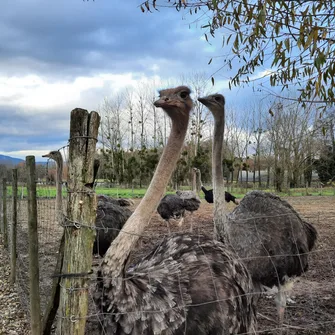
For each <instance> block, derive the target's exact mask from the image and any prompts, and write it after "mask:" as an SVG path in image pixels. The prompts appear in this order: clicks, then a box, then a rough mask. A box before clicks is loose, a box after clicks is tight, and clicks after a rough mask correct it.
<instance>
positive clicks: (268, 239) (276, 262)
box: [199, 94, 317, 324]
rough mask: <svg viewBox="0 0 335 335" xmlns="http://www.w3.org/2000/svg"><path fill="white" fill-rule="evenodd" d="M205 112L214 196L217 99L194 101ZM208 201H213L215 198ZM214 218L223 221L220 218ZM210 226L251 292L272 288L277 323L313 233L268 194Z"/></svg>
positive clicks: (251, 196)
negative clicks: (241, 266)
mask: <svg viewBox="0 0 335 335" xmlns="http://www.w3.org/2000/svg"><path fill="white" fill-rule="evenodd" d="M199 101H200V102H202V103H203V104H204V105H205V106H207V107H208V108H209V110H210V111H211V112H212V114H213V116H214V119H215V129H214V140H213V171H215V174H213V175H214V176H215V178H214V180H213V184H214V195H215V197H216V194H217V191H218V190H220V189H221V188H222V187H223V181H222V177H221V176H222V165H221V162H222V142H223V132H224V117H225V111H224V105H225V100H224V97H223V96H222V95H221V94H214V95H210V96H208V97H205V98H201V99H199ZM215 197H214V198H215ZM220 215H222V216H225V214H224V213H220ZM223 221H224V224H222V222H221V221H220V220H216V221H215V228H216V231H217V232H218V234H219V237H220V238H221V239H223V240H225V241H229V244H230V245H231V247H232V248H233V250H234V251H235V252H236V253H237V255H238V256H239V257H240V258H241V259H243V261H244V263H245V264H246V266H247V268H248V270H249V272H250V274H251V275H252V278H253V281H254V285H255V287H258V288H259V289H260V288H262V286H268V287H272V286H277V287H278V294H277V297H276V305H277V309H278V316H279V322H280V324H282V322H283V317H284V311H285V306H286V297H287V296H286V292H285V291H286V290H288V289H289V288H290V287H291V286H292V283H291V282H290V279H291V278H294V277H296V276H300V275H301V274H302V273H303V272H305V271H306V270H307V268H308V254H307V253H308V252H309V251H310V250H312V248H313V246H314V244H315V241H316V238H317V232H316V230H315V228H314V227H313V226H312V225H311V224H309V223H307V222H306V221H304V220H302V219H301V218H300V216H299V214H298V213H297V212H296V211H295V210H294V209H293V207H292V206H291V205H289V204H288V203H287V202H286V201H284V200H282V199H280V198H279V197H278V196H275V195H273V194H269V193H265V192H261V191H252V192H250V193H248V194H247V195H246V196H245V197H244V198H243V199H242V200H241V202H240V204H239V206H237V207H236V208H235V209H234V210H233V212H232V213H231V214H229V215H228V217H226V218H224V219H223Z"/></svg>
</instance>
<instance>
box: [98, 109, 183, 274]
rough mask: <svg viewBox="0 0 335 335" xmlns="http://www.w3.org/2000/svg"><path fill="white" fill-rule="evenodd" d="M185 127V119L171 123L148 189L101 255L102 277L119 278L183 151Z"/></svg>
mask: <svg viewBox="0 0 335 335" xmlns="http://www.w3.org/2000/svg"><path fill="white" fill-rule="evenodd" d="M176 113H177V112H176ZM187 126H188V117H187V119H184V120H182V122H181V121H178V120H177V121H175V120H173V121H172V129H171V134H170V137H169V140H168V142H167V145H166V147H165V149H164V152H163V154H162V156H161V158H160V161H159V163H158V166H157V168H156V171H155V174H154V176H153V179H152V180H151V183H150V185H149V188H148V190H147V192H146V194H145V196H144V198H143V199H142V201H141V202H140V204H139V205H138V207H137V208H136V210H135V211H134V213H133V214H132V216H131V217H130V218H129V219H128V221H127V222H126V224H125V225H124V227H123V228H122V230H121V232H120V234H119V235H118V236H117V238H116V239H115V240H114V241H113V243H112V244H111V247H110V248H109V249H108V251H107V253H106V255H105V258H104V261H103V264H102V266H103V272H105V274H106V273H113V276H114V275H121V273H122V270H123V268H124V265H125V262H126V261H127V258H128V256H129V254H130V252H131V250H132V249H133V247H134V246H135V244H136V242H137V241H138V239H139V237H140V236H141V234H143V232H144V231H145V228H146V227H147V226H148V224H149V221H150V219H151V216H152V214H153V212H154V211H155V210H156V208H157V205H158V204H159V202H160V200H161V198H162V196H163V194H164V193H165V189H166V186H167V184H168V182H169V180H170V177H171V174H172V172H173V170H174V168H175V166H176V163H177V160H178V158H179V155H180V151H181V149H182V147H183V143H184V139H185V135H186V131H187Z"/></svg>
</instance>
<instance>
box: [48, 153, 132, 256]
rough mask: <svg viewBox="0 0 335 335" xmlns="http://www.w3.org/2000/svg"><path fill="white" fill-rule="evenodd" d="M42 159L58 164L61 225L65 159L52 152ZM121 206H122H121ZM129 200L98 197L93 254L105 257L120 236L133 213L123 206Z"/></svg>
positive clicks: (58, 206)
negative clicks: (45, 158) (112, 243)
mask: <svg viewBox="0 0 335 335" xmlns="http://www.w3.org/2000/svg"><path fill="white" fill-rule="evenodd" d="M42 157H47V158H49V159H52V160H54V161H55V163H56V216H57V221H58V222H59V223H61V222H62V220H63V204H62V175H63V157H62V154H61V153H60V152H59V151H50V152H49V153H48V154H46V155H43V156H42ZM98 168H99V164H98V162H97V160H96V161H95V164H94V175H95V176H96V174H97V170H98ZM119 204H120V205H119ZM128 204H131V202H130V201H129V200H128V199H112V198H109V197H106V196H103V195H98V206H97V216H96V221H95V226H96V228H97V234H96V237H95V240H94V244H93V254H94V255H97V254H99V255H100V256H101V257H103V256H104V254H105V253H106V251H107V249H108V248H109V246H110V244H111V242H112V241H113V240H114V239H115V237H116V236H117V235H118V233H119V231H120V230H121V228H122V227H123V225H124V224H125V223H126V221H127V220H128V218H129V217H130V216H131V214H132V212H131V210H129V209H128V208H124V207H121V205H124V206H126V205H128Z"/></svg>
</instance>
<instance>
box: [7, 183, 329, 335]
mask: <svg viewBox="0 0 335 335" xmlns="http://www.w3.org/2000/svg"><path fill="white" fill-rule="evenodd" d="M40 189H42V188H40ZM7 191H8V190H7ZM48 191H50V189H49V190H48ZM8 193H9V194H8ZM10 193H11V192H10V190H9V192H7V199H6V200H7V201H6V206H7V208H6V212H7V217H8V230H11V229H13V227H14V225H15V224H13V220H12V219H11V217H12V218H13V212H14V211H15V205H14V201H13V199H12V198H10ZM37 193H39V189H37ZM49 193H51V192H49ZM2 205H3V203H2ZM37 207H38V233H39V238H38V239H39V264H40V268H41V274H42V275H41V278H40V285H41V296H42V297H43V299H42V300H41V306H42V314H43V315H44V313H45V311H46V305H47V302H48V301H47V299H46V297H48V296H50V288H51V283H52V278H51V277H52V275H53V274H54V273H59V271H58V270H57V271H56V270H55V267H56V262H57V256H58V250H59V245H60V239H61V236H62V232H63V228H62V227H61V226H60V225H58V224H57V222H56V220H55V201H54V198H51V197H50V195H49V196H39V197H37ZM320 215H321V216H322V215H325V213H322V210H321V212H319V213H315V214H314V216H313V218H314V221H315V222H316V223H318V221H320V220H323V219H320ZM65 217H66V215H65ZM267 217H268V218H271V217H273V216H267ZM327 218H328V220H332V221H331V222H334V219H335V211H334V212H329V213H328V216H327ZM17 221H18V225H17V226H18V247H17V249H18V259H17V269H18V273H17V282H18V285H19V287H20V289H21V290H22V291H23V292H25V293H24V295H23V299H24V300H25V301H26V302H25V303H24V305H25V306H26V308H28V306H29V301H28V297H29V290H28V289H27V287H28V285H27V283H28V275H27V274H28V268H27V264H28V256H27V255H28V252H27V242H28V224H27V223H28V222H27V200H26V199H23V200H22V199H18V200H17ZM85 226H86V225H85V224H84V223H81V227H82V228H85ZM86 228H87V229H92V227H90V228H89V227H86ZM94 229H101V228H99V227H94ZM334 229H335V226H334ZM123 233H127V232H126V231H123ZM166 233H167V232H166ZM141 237H142V241H147V242H150V241H151V240H152V235H151V234H150V232H146V233H145V234H144V235H142V236H141ZM160 237H161V235H160V236H158V235H157V236H156V240H158V239H159V238H160ZM13 241H14V239H13V237H12V234H9V245H10V246H12V244H13ZM80 243H81V242H80ZM10 250H12V249H10ZM24 250H25V251H24ZM10 253H11V254H12V251H11V252H10ZM90 253H91V251H89V250H85V251H84V257H87V256H88V255H89V254H90ZM331 253H332V254H334V248H331V247H324V248H321V249H315V250H313V251H311V252H310V257H311V258H312V259H313V258H315V256H316V255H320V256H318V257H320V258H321V257H322V255H325V256H328V255H330V254H331ZM282 256H284V255H282ZM329 262H331V260H329ZM332 267H333V268H334V265H332ZM85 278H87V275H86V276H85ZM330 278H332V281H333V286H332V287H333V289H334V286H335V277H334V276H333V277H330ZM96 279H97V276H96V274H95V272H94V273H93V274H92V275H90V283H91V284H90V285H89V286H90V287H91V289H90V295H92V294H93V291H92V290H93V286H95V283H96ZM329 285H330V287H329V289H331V282H330V283H329ZM73 289H74V288H73V287H72V290H73ZM76 289H79V290H80V289H81V287H78V286H77V287H76ZM67 291H71V290H67ZM71 294H72V293H71ZM93 305H94V303H93V300H91V301H90V310H89V313H88V314H87V316H85V317H84V318H86V319H87V320H89V321H90V324H89V326H91V320H93V319H97V321H96V322H97V323H99V319H100V321H101V318H102V317H103V316H102V315H101V314H99V311H97V310H96V307H95V306H93ZM28 310H29V309H28ZM63 317H65V316H64V315H62V314H59V315H58V316H57V319H59V318H63ZM74 318H75V319H76V318H78V319H79V318H80V316H79V315H74V316H72V320H74ZM92 322H93V321H92ZM324 322H326V321H324ZM93 323H94V322H93ZM329 323H331V321H329ZM320 324H321V322H320ZM317 325H318V322H316V321H313V322H311V327H317ZM293 326H294V325H293ZM261 332H262V331H261V330H259V333H261Z"/></svg>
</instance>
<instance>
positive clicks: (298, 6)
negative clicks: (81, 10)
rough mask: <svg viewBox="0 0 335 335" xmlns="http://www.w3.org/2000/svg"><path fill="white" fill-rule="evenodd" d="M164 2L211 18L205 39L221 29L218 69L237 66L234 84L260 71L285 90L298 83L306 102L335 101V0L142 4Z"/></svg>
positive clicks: (155, 6)
mask: <svg viewBox="0 0 335 335" xmlns="http://www.w3.org/2000/svg"><path fill="white" fill-rule="evenodd" d="M166 7H174V8H176V9H177V10H178V11H179V10H184V11H188V12H189V13H190V14H191V15H196V16H197V15H198V18H197V19H198V20H203V17H207V18H209V20H208V22H204V23H203V25H202V28H203V29H205V30H206V31H205V34H206V36H205V37H206V40H207V41H208V35H211V36H212V37H213V38H214V37H217V35H218V34H220V35H221V36H222V38H223V46H225V47H226V48H228V50H229V52H227V55H225V57H224V59H225V61H224V62H223V64H220V68H223V67H228V69H232V70H234V71H235V72H234V76H233V77H231V78H230V85H233V86H239V85H243V84H245V83H248V82H250V81H252V80H255V79H253V78H252V76H251V75H252V74H258V71H262V74H263V75H262V78H258V79H256V80H261V79H263V80H264V79H267V80H268V82H269V83H270V84H271V86H280V87H282V88H283V89H285V88H290V86H291V85H294V86H295V89H297V90H298V91H299V93H300V96H299V101H301V102H302V103H306V102H311V101H313V102H318V103H334V101H335V96H334V87H335V81H334V80H335V79H334V75H335V62H334V59H335V44H334V42H335V36H334V33H335V3H334V1H331V0H321V1H308V0H307V1H306V0H304V1H301V0H300V1H295V0H292V1H287V0H275V1H274V0H262V1H261V0H253V1H249V0H248V1H247V0H212V1H196V0H190V1H186V0H184V1H182V0H180V1H177V0H176V1H170V0H166V1H164V0H161V1H158V0H150V1H145V2H143V4H142V7H141V8H142V11H152V9H154V10H164V9H166ZM203 14H206V15H203ZM210 62H211V61H210Z"/></svg>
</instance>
